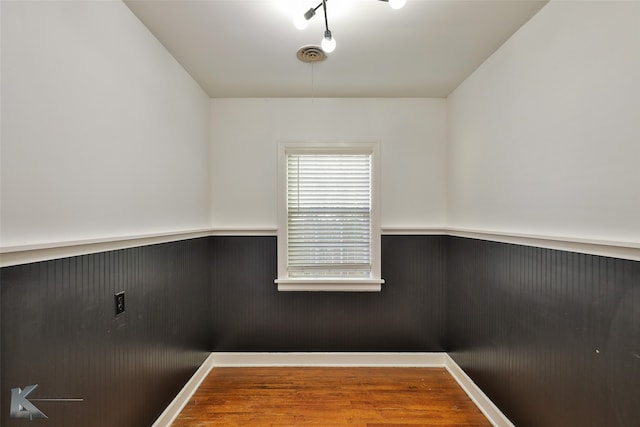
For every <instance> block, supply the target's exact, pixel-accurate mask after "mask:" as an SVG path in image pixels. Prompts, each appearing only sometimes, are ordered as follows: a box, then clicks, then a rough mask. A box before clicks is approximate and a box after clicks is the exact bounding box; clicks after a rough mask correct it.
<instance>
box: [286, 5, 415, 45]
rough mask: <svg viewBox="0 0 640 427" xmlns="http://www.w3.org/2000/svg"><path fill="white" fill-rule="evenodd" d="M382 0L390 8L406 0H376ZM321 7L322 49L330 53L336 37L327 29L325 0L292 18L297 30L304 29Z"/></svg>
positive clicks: (395, 7) (396, 6)
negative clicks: (322, 22) (322, 14)
mask: <svg viewBox="0 0 640 427" xmlns="http://www.w3.org/2000/svg"><path fill="white" fill-rule="evenodd" d="M378 1H383V2H385V3H389V6H391V8H392V9H401V8H402V7H403V6H404V5H405V3H406V2H407V0H378ZM320 7H322V11H323V12H324V37H323V38H322V43H321V46H322V50H324V51H325V52H326V53H331V52H333V51H334V50H335V48H336V39H335V38H334V37H333V34H331V30H329V20H328V19H327V0H322V3H320V4H319V5H317V6H316V7H312V8H310V9H309V10H307V11H306V12H305V13H304V15H303V16H297V17H295V18H294V20H293V24H294V25H295V26H296V28H297V29H299V30H304V29H305V28H307V26H308V25H309V20H310V19H311V18H313V17H314V16H315V14H316V11H317V10H318V9H320Z"/></svg>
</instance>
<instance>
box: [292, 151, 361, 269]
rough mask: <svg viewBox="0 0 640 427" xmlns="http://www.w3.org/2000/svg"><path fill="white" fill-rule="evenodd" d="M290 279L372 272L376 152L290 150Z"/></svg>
mask: <svg viewBox="0 0 640 427" xmlns="http://www.w3.org/2000/svg"><path fill="white" fill-rule="evenodd" d="M286 168H287V171H286V172H287V180H286V186H287V193H286V198H287V273H288V276H289V278H307V277H308V278H321V277H324V278H369V277H371V275H372V263H371V258H372V254H371V253H372V245H371V241H372V240H371V232H372V218H371V212H372V196H371V194H372V189H371V185H372V160H371V153H338V154H326V153H287V154H286Z"/></svg>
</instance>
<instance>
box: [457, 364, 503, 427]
mask: <svg viewBox="0 0 640 427" xmlns="http://www.w3.org/2000/svg"><path fill="white" fill-rule="evenodd" d="M445 368H447V371H449V373H450V374H451V376H452V377H453V378H455V380H456V381H457V382H458V384H459V385H460V387H462V389H463V390H464V391H465V393H467V396H469V398H470V399H471V400H473V402H474V403H475V404H476V406H477V407H478V409H480V411H481V412H482V413H483V414H484V416H485V417H487V419H488V420H489V422H491V424H493V425H494V426H496V427H515V426H514V425H513V423H512V422H511V421H509V419H508V418H507V417H506V416H505V415H504V414H503V413H502V411H500V409H498V407H497V406H496V405H495V404H494V403H493V402H492V401H491V399H489V398H488V397H487V395H486V394H484V392H483V391H482V390H481V389H480V387H478V386H477V385H476V383H474V382H473V380H472V379H471V378H469V376H468V375H467V374H466V373H465V372H464V371H463V370H462V368H461V367H460V366H458V364H457V363H456V362H455V361H454V360H453V359H452V358H451V357H450V356H449V355H448V354H447V355H446V358H445Z"/></svg>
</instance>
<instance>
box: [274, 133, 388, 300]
mask: <svg viewBox="0 0 640 427" xmlns="http://www.w3.org/2000/svg"><path fill="white" fill-rule="evenodd" d="M290 153H292V154H353V153H357V154H370V155H371V236H370V237H371V274H370V277H369V278H348V277H341V278H326V277H324V278H323V277H319V278H307V277H305V278H290V277H289V275H288V247H287V243H288V235H287V233H288V227H287V217H288V211H287V154H290ZM277 175H278V197H277V203H278V233H277V236H278V237H277V239H278V278H277V279H276V280H274V283H276V284H277V285H278V290H279V291H341V292H379V291H381V289H382V284H383V283H384V280H383V279H382V278H381V256H380V246H381V244H380V240H381V233H380V182H381V181H380V143H379V142H377V141H374V142H361V141H306V142H279V143H278V174H277Z"/></svg>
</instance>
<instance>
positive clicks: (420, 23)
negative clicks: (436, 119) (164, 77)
mask: <svg viewBox="0 0 640 427" xmlns="http://www.w3.org/2000/svg"><path fill="white" fill-rule="evenodd" d="M125 3H126V4H127V6H128V7H129V8H130V9H131V10H132V11H133V13H134V14H136V16H137V17H138V18H139V19H140V20H141V21H142V22H143V23H144V24H145V25H146V26H147V27H148V28H149V30H151V32H152V33H153V34H154V35H155V36H156V37H157V38H158V40H160V42H161V43H162V44H163V45H164V46H165V47H166V48H167V49H168V50H169V52H171V54H172V55H173V56H174V57H175V58H176V59H177V60H178V61H179V62H180V63H181V64H182V65H183V66H184V68H185V69H186V70H187V71H188V72H189V73H190V74H191V75H192V76H193V78H194V79H195V80H196V81H197V82H198V83H199V84H200V85H201V86H202V88H203V89H204V90H205V91H206V92H207V93H208V94H209V96H211V97H214V98H224V97H259V98H262V97H269V98H270V97H274V98H275V97H312V96H313V97H446V96H447V95H449V94H450V93H451V92H452V91H453V90H454V89H455V88H456V87H457V86H458V85H459V84H460V83H461V82H462V81H463V80H464V79H465V78H466V77H467V76H468V75H469V74H471V73H472V72H473V71H474V70H475V69H476V68H477V67H478V66H479V65H480V64H482V62H483V61H484V60H485V59H486V58H487V57H489V56H490V55H491V54H492V53H493V52H494V51H495V50H496V49H497V48H498V47H499V46H500V45H501V44H502V43H504V42H505V41H506V40H507V39H508V38H509V37H510V36H511V35H512V34H513V33H514V32H515V31H516V30H517V29H518V28H520V27H521V26H522V25H523V24H524V23H525V22H527V21H528V20H529V19H530V18H531V17H532V16H533V15H535V14H536V13H537V12H538V11H539V10H540V8H541V7H542V6H543V5H544V4H545V3H546V0H545V1H528V0H494V1H486V0H467V1H465V0H408V1H407V4H406V5H405V7H404V8H403V9H400V10H393V9H391V8H390V7H389V6H388V4H387V3H383V2H380V1H376V0H330V1H328V2H327V10H328V18H329V29H331V31H332V32H333V36H334V38H335V39H336V42H337V48H336V50H335V51H334V52H333V53H331V54H329V58H328V59H327V60H326V61H324V62H321V63H315V64H314V65H310V64H307V63H303V62H300V61H299V60H298V59H297V58H296V52H297V50H298V49H299V48H300V47H302V46H305V45H310V44H312V45H319V44H320V40H321V38H322V35H323V32H324V18H323V15H322V13H321V10H322V9H321V8H320V9H319V10H318V14H316V16H315V17H314V18H312V20H311V22H310V25H309V27H308V28H307V29H306V30H303V31H300V30H298V29H296V28H295V27H294V25H293V23H292V17H291V15H292V12H291V11H292V9H297V10H298V14H302V13H304V11H305V10H307V9H309V8H310V7H315V6H317V5H318V4H319V3H320V0H197V1H194V0H161V1H158V0H156V1H151V0H125Z"/></svg>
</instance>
